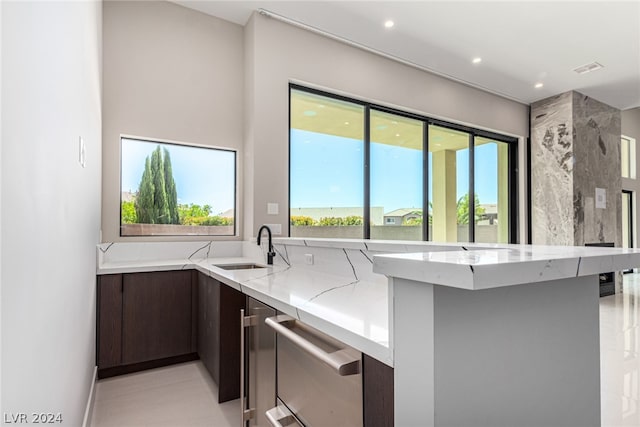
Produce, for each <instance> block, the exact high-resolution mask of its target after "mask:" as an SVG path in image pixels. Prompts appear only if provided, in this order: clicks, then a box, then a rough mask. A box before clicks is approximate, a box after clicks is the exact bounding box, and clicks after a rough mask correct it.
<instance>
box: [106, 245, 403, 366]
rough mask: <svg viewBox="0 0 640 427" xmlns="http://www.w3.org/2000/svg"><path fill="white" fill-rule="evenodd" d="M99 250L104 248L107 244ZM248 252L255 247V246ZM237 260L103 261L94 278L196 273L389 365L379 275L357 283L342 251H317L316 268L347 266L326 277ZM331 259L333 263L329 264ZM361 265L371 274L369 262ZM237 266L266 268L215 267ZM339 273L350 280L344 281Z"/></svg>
mask: <svg viewBox="0 0 640 427" xmlns="http://www.w3.org/2000/svg"><path fill="white" fill-rule="evenodd" d="M213 246H214V247H218V246H220V243H217V242H214V243H213ZM102 247H103V248H106V247H107V245H102ZM250 247H255V248H257V246H256V245H255V243H254V244H252V245H251V246H250ZM250 247H245V249H247V248H250ZM99 249H100V246H99ZM258 249H259V248H258ZM276 249H278V247H276ZM316 249H317V248H316ZM304 250H305V252H313V249H312V248H307V247H305V248H304ZM320 251H322V248H321V249H320ZM214 252H215V251H214ZM223 252H224V251H223ZM244 252H251V251H247V250H245V251H244ZM283 254H284V253H283ZM237 255H240V256H220V257H215V256H214V257H208V258H199V259H193V258H194V257H192V258H191V259H189V257H185V258H172V259H156V260H153V259H144V258H148V257H139V259H133V260H122V259H119V260H106V262H105V260H103V262H101V263H100V262H99V264H98V271H97V274H98V275H102V274H117V273H135V272H150V271H169V270H187V269H196V270H198V271H199V272H201V273H203V274H206V275H208V276H211V277H213V278H214V279H216V280H219V281H220V282H222V283H224V284H226V285H228V286H231V287H232V288H234V289H236V290H239V291H241V292H242V293H244V294H245V295H248V296H250V297H253V298H255V299H257V300H259V301H261V302H263V303H265V304H267V305H270V306H271V307H273V308H275V309H277V310H279V311H281V312H284V313H286V314H288V315H290V316H292V317H295V318H297V319H299V320H300V321H302V322H304V323H306V324H307V325H310V326H312V327H314V328H316V329H318V330H320V331H322V332H324V333H327V334H329V335H331V336H333V337H335V338H337V339H338V340H340V341H343V342H345V343H346V344H348V345H350V346H352V347H354V348H356V349H357V350H359V351H361V352H363V353H366V354H368V355H369V356H371V357H374V358H375V359H377V360H379V361H381V362H383V363H385V364H387V365H389V366H393V357H392V351H391V349H390V348H389V328H388V317H389V303H388V285H387V279H386V278H385V277H384V276H380V275H375V276H378V277H375V278H373V279H372V280H368V279H370V278H371V276H373V274H372V273H369V275H368V276H369V277H364V276H365V275H364V274H363V277H360V278H356V277H355V275H354V274H355V272H356V270H355V268H354V269H352V266H349V263H347V262H346V261H347V260H348V258H346V257H345V254H344V252H343V251H335V250H334V251H332V253H322V254H320V253H317V252H316V260H317V262H316V265H318V264H321V263H325V262H329V263H331V262H332V261H336V262H338V261H339V262H341V263H343V264H346V266H347V268H343V269H338V270H341V271H339V272H334V273H332V272H331V270H333V269H332V268H328V269H324V268H323V266H322V265H318V267H320V268H317V269H313V268H305V267H306V266H301V265H293V266H290V265H287V263H286V262H283V261H284V259H285V258H283V257H279V261H280V262H276V264H275V265H273V266H266V263H265V262H264V261H265V259H264V257H262V254H261V252H260V251H254V254H250V255H249V256H242V255H241V254H237ZM320 255H322V257H321V256H320ZM334 255H335V258H336V259H331V258H333V256H334ZM285 257H287V255H285ZM99 258H100V257H99ZM362 258H363V259H365V258H364V257H362ZM366 262H367V263H368V264H369V267H368V268H369V270H371V264H370V262H369V261H366ZM238 263H256V264H259V265H264V266H266V268H260V269H247V270H224V269H222V268H219V267H217V266H216V265H224V264H238ZM344 272H348V273H349V274H350V275H351V276H346V275H345V274H343V273H344Z"/></svg>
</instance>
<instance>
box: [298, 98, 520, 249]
mask: <svg viewBox="0 0 640 427" xmlns="http://www.w3.org/2000/svg"><path fill="white" fill-rule="evenodd" d="M515 142H516V140H515V138H509V137H505V136H502V135H496V134H493V133H490V132H485V131H481V130H478V129H472V128H467V127H464V126H459V125H454V124H451V123H446V122H442V121H440V120H435V119H430V118H427V117H422V116H417V115H415V114H411V113H407V112H403V111H398V110H394V109H389V108H386V107H381V106H378V105H373V104H370V103H366V102H362V101H358V100H353V99H346V98H344V97H339V96H335V95H331V94H327V93H324V92H320V91H316V90H310V89H306V88H302V87H300V86H297V85H291V88H290V181H289V185H290V194H289V198H290V236H292V237H346V238H363V237H364V238H372V239H384V240H393V239H400V240H433V241H441V242H456V241H458V242H466V241H471V242H473V241H478V242H515V241H516V236H515V231H514V230H515V222H516V220H515V218H516V214H515V212H516V211H515V209H516V206H517V203H516V200H515V193H514V192H513V191H512V189H513V186H512V185H511V183H512V182H513V181H515V167H514V164H515V163H514V161H513V159H515V158H516V157H515V154H516V152H515V150H516V144H515Z"/></svg>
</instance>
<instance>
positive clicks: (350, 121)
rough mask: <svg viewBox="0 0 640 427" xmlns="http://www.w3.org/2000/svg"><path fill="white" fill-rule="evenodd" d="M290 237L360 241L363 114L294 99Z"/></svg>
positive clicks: (341, 105) (309, 98) (302, 96)
mask: <svg viewBox="0 0 640 427" xmlns="http://www.w3.org/2000/svg"><path fill="white" fill-rule="evenodd" d="M290 108H291V130H290V150H289V153H290V162H291V164H290V187H289V188H290V195H289V198H290V206H291V211H290V214H291V218H290V223H291V232H290V235H291V237H298V236H305V237H346V238H362V237H363V227H362V225H363V221H364V173H363V169H364V128H363V123H364V108H363V107H362V106H361V105H358V104H354V103H351V102H345V101H341V100H338V99H333V98H327V97H324V96H319V95H316V94H312V93H307V92H303V91H299V90H292V93H291V107H290Z"/></svg>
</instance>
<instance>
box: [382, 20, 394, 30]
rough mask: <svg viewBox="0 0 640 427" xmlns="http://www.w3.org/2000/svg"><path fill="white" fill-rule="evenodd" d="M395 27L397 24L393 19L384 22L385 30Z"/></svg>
mask: <svg viewBox="0 0 640 427" xmlns="http://www.w3.org/2000/svg"><path fill="white" fill-rule="evenodd" d="M394 25H395V22H393V21H392V20H391V19H389V20H387V21H384V27H385V28H391V27H393V26H394Z"/></svg>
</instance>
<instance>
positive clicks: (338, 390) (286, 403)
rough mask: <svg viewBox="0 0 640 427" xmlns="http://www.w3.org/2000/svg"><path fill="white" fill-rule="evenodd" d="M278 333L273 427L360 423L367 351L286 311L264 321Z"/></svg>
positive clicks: (270, 418)
mask: <svg viewBox="0 0 640 427" xmlns="http://www.w3.org/2000/svg"><path fill="white" fill-rule="evenodd" d="M265 323H266V324H267V325H268V326H270V327H271V328H272V329H273V330H274V331H275V333H276V360H277V362H276V364H277V374H276V375H277V376H276V378H277V381H276V384H277V386H276V390H277V392H276V393H277V403H276V406H275V407H273V408H271V409H270V410H269V411H267V412H266V418H267V420H268V421H269V423H270V424H271V425H272V426H274V427H280V426H288V425H296V424H298V425H303V426H306V427H325V426H326V427H336V426H341V427H349V426H354V427H361V426H362V425H363V415H362V414H363V407H362V373H361V371H362V369H361V366H362V362H361V360H362V354H361V353H360V352H359V351H357V350H354V349H353V348H351V347H348V346H346V345H345V344H344V343H341V342H340V341H338V340H336V339H334V338H332V337H330V336H328V335H326V334H323V333H321V332H319V331H318V330H316V329H314V328H311V327H310V326H308V325H305V324H304V323H302V322H300V321H298V320H296V319H294V318H292V317H290V316H286V315H278V316H273V317H269V318H267V319H265Z"/></svg>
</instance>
